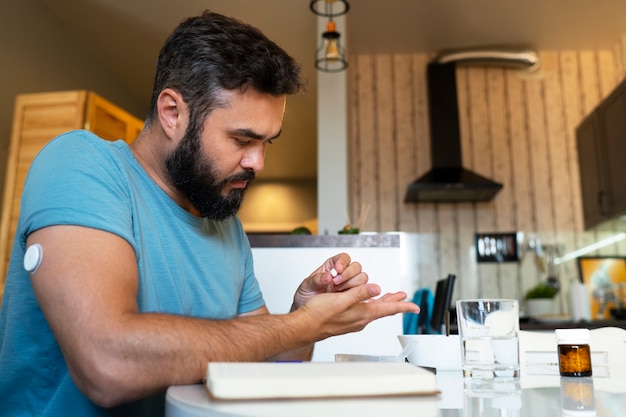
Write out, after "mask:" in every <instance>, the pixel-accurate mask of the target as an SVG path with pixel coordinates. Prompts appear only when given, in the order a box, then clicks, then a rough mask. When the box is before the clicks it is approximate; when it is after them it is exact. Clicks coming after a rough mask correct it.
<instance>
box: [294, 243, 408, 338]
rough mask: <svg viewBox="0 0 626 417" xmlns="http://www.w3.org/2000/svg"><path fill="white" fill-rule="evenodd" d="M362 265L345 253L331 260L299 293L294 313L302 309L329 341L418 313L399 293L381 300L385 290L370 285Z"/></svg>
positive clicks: (304, 284)
mask: <svg viewBox="0 0 626 417" xmlns="http://www.w3.org/2000/svg"><path fill="white" fill-rule="evenodd" d="M368 279H369V278H368V275H367V274H366V273H365V272H363V271H362V268H361V264H359V263H358V262H351V260H350V256H348V254H346V253H341V254H338V255H336V256H333V257H332V258H329V259H328V260H327V261H326V262H324V264H322V266H320V267H319V268H318V269H317V270H315V271H314V272H313V273H312V274H311V275H309V277H308V278H306V279H305V280H304V281H303V282H302V284H300V287H298V289H297V290H296V294H295V296H294V302H293V306H292V311H294V310H297V309H300V308H302V309H303V310H305V311H306V313H307V314H308V315H310V316H312V320H311V321H312V323H316V324H318V325H319V326H321V329H320V331H321V333H322V334H324V335H325V337H328V336H333V335H338V334H343V333H349V332H354V331H359V330H362V329H363V328H364V327H365V326H366V325H367V324H369V323H370V322H371V321H373V320H376V319H378V318H381V317H386V316H391V315H394V314H397V313H406V312H412V313H418V312H419V307H418V306H417V305H415V304H413V303H410V302H406V301H404V300H406V298H407V295H406V293H404V292H402V291H399V292H395V293H388V294H385V295H383V296H382V297H379V298H375V297H378V296H379V295H380V293H381V289H380V287H379V286H378V285H377V284H369V283H368Z"/></svg>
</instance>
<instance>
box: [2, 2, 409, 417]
mask: <svg viewBox="0 0 626 417" xmlns="http://www.w3.org/2000/svg"><path fill="white" fill-rule="evenodd" d="M300 88H301V82H300V79H299V70H298V67H297V65H296V63H295V62H294V61H293V59H292V58H290V57H289V56H288V55H287V54H286V53H285V52H284V51H283V50H282V49H280V48H279V47H278V46H277V45H275V44H274V43H273V42H271V41H269V40H268V39H267V38H265V36H264V35H262V34H261V33H260V32H259V31H258V30H256V29H254V28H252V27H250V26H248V25H245V24H243V23H241V22H239V21H237V20H234V19H230V18H227V17H224V16H220V15H217V14H213V13H208V12H205V13H204V14H203V15H202V16H200V17H195V18H190V19H188V20H186V21H184V22H183V23H181V25H180V26H179V27H178V28H177V29H176V30H175V31H174V33H173V34H172V35H171V36H170V37H169V38H168V40H167V41H166V43H165V45H164V47H163V49H162V50H161V53H160V55H159V59H158V63H157V68H156V78H155V84H154V89H153V94H152V99H151V105H150V110H149V114H148V116H147V119H146V124H145V127H144V129H143V131H142V132H141V134H140V135H139V137H138V138H137V139H136V140H135V141H134V142H133V144H132V145H130V147H129V146H128V145H126V144H125V143H124V142H122V141H118V142H107V141H103V140H101V139H99V138H97V137H95V136H94V135H92V134H91V133H89V132H86V131H76V132H69V133H67V134H64V135H61V136H60V137H58V138H56V139H54V140H53V141H51V142H50V143H49V144H48V145H47V146H46V147H45V148H44V150H43V151H42V152H41V153H40V155H39V156H38V157H37V158H36V160H35V161H34V163H33V165H32V167H31V170H30V172H29V176H28V179H27V182H26V185H25V189H24V196H23V202H22V211H21V216H20V220H19V225H18V230H17V235H16V239H15V243H14V247H13V252H12V256H11V262H10V266H9V274H8V279H7V284H6V290H5V295H4V301H3V305H2V313H1V315H0V334H2V335H3V336H2V342H1V346H0V392H2V393H3V395H2V398H3V404H2V408H3V411H4V413H5V415H20V416H25V415H37V416H56V415H80V416H92V415H93V416H96V415H107V414H116V415H121V414H123V413H127V414H129V415H134V416H140V415H147V414H148V411H146V410H148V409H149V408H148V407H149V406H151V405H152V404H153V402H152V400H154V399H156V401H157V402H156V403H157V406H158V407H157V408H160V410H159V411H160V412H162V407H163V396H162V394H163V392H164V390H165V389H166V388H167V387H168V386H169V385H172V384H191V383H198V382H200V381H201V380H202V377H203V375H204V372H205V370H206V365H207V363H208V362H209V361H263V360H277V359H309V358H310V356H311V352H312V348H313V343H314V342H316V341H318V340H322V339H324V338H327V337H329V336H333V335H337V334H343V333H347V332H352V331H359V330H361V329H362V328H363V327H364V326H366V325H367V324H368V323H369V322H371V321H372V320H375V319H377V318H380V317H384V316H388V315H392V314H397V313H402V312H409V311H410V312H417V311H418V308H417V306H415V305H414V304H412V303H408V302H404V299H405V298H406V294H404V293H402V292H398V293H392V294H386V295H384V296H382V297H379V298H376V299H375V298H373V297H377V296H378V295H379V294H380V288H379V287H378V286H377V285H375V284H369V283H367V281H368V277H367V274H366V273H365V272H363V271H362V270H361V266H360V265H359V263H357V262H352V261H351V259H350V257H349V256H348V255H347V254H338V255H336V256H334V257H332V258H330V259H328V260H326V261H325V262H324V263H323V264H322V266H320V268H318V269H317V270H316V271H314V272H313V273H312V274H311V275H310V276H309V277H308V278H306V279H305V280H304V281H303V282H302V283H301V285H300V287H299V288H298V289H297V290H296V294H295V296H294V300H293V307H292V311H291V313H289V314H283V315H270V314H268V310H267V308H266V307H265V305H264V302H263V298H262V295H261V292H260V289H259V287H258V283H257V281H256V279H255V277H254V272H253V264H252V256H251V250H250V247H249V243H248V241H247V238H246V236H245V233H244V231H243V230H242V227H241V224H240V222H239V220H238V219H237V218H236V216H235V213H236V212H237V209H238V208H239V206H240V203H241V200H242V197H243V193H244V190H245V188H246V186H247V184H248V183H249V181H251V180H252V179H253V178H254V176H255V173H256V172H257V171H260V170H261V169H262V168H263V160H264V154H265V150H266V147H267V146H268V145H269V144H270V143H271V142H272V140H274V139H275V138H277V137H278V136H279V134H280V131H281V126H282V119H283V112H284V109H285V100H286V96H287V95H290V94H294V93H296V92H298V91H299V90H300ZM27 249H28V251H27ZM25 254H27V256H25ZM27 270H28V271H27ZM331 271H332V272H331ZM129 410H130V411H129ZM150 413H153V411H150ZM151 415H152V414H151Z"/></svg>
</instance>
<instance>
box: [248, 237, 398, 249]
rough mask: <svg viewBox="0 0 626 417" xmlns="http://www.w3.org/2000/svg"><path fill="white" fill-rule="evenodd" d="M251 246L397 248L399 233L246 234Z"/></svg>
mask: <svg viewBox="0 0 626 417" xmlns="http://www.w3.org/2000/svg"><path fill="white" fill-rule="evenodd" d="M248 239H249V240H250V246H252V247H253V248H296V247H309V248H310V247H321V248H326V247H334V248H344V247H345V248H376V247H378V248H397V247H400V234H399V233H360V234H356V235H290V234H254V233H251V234H249V235H248Z"/></svg>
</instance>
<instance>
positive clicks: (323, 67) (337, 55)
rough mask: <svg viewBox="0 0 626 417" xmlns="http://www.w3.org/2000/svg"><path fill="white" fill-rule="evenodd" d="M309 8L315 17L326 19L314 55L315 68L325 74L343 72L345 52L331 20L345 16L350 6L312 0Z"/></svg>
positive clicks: (342, 2) (342, 1) (336, 0)
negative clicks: (320, 40)
mask: <svg viewBox="0 0 626 417" xmlns="http://www.w3.org/2000/svg"><path fill="white" fill-rule="evenodd" d="M322 6H323V7H322ZM309 7H310V9H311V11H312V12H313V13H315V14H316V15H318V16H322V17H327V18H328V23H327V24H326V31H325V32H323V33H322V43H321V45H320V47H319V48H318V50H317V53H316V54H315V67H316V68H317V69H318V70H320V71H325V72H339V71H343V70H345V69H346V68H347V67H348V61H347V60H346V52H345V50H344V48H343V47H342V46H341V43H340V42H339V38H340V37H341V34H340V33H339V32H337V27H336V25H335V22H334V20H333V18H334V17H336V16H341V15H344V14H346V13H347V12H348V10H349V9H350V5H349V4H348V2H347V1H345V0H312V1H311V3H310V5H309Z"/></svg>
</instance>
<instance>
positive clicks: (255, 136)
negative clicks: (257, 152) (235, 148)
mask: <svg viewBox="0 0 626 417" xmlns="http://www.w3.org/2000/svg"><path fill="white" fill-rule="evenodd" d="M281 133H282V129H281V130H279V131H278V133H277V134H276V135H274V136H272V137H270V138H266V137H265V136H263V135H261V134H259V133H256V132H255V131H253V130H251V129H235V130H234V131H233V134H235V135H236V136H243V137H247V138H251V139H256V140H273V139H276V138H277V137H279V136H280V134H281Z"/></svg>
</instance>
